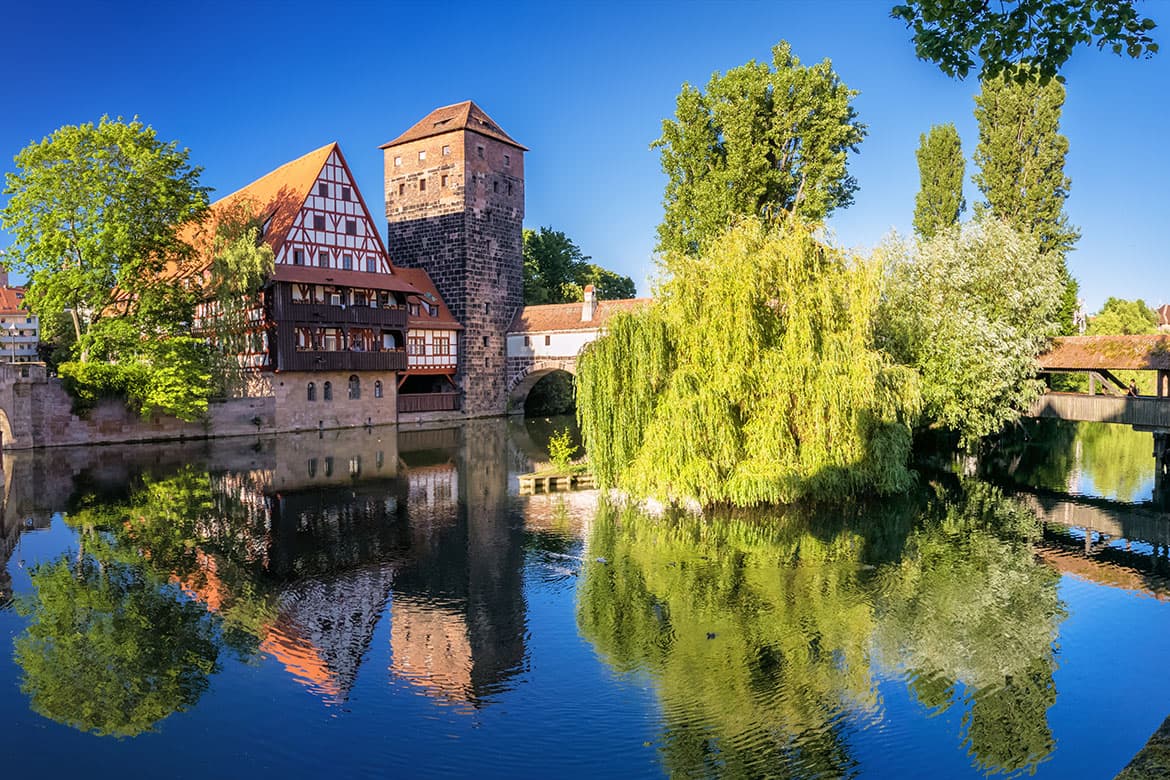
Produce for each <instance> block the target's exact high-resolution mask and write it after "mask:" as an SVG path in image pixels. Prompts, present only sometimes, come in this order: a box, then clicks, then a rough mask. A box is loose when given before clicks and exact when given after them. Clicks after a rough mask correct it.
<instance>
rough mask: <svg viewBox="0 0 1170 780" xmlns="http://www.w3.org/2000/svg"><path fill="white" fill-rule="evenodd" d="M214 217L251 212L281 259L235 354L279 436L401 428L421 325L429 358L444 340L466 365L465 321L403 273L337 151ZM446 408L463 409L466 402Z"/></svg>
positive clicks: (298, 164)
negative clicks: (270, 408)
mask: <svg viewBox="0 0 1170 780" xmlns="http://www.w3.org/2000/svg"><path fill="white" fill-rule="evenodd" d="M212 212H213V214H215V215H216V216H217V217H219V218H224V217H229V216H231V215H235V216H236V217H238V215H239V214H240V213H242V212H244V213H249V214H250V215H251V216H252V217H254V218H255V219H257V220H258V221H259V222H260V223H261V224H262V226H263V227H262V234H263V240H264V241H265V242H267V244H268V245H269V246H270V247H271V248H272V251H273V253H274V256H275V267H274V272H273V273H272V275H271V277H270V279H269V280H268V282H267V283H266V284H265V286H264V289H263V290H262V292H261V296H260V300H259V301H258V302H257V305H256V306H255V307H254V308H253V309H252V310H251V311H250V312H249V313H248V314H247V322H246V324H245V329H246V330H247V331H248V333H247V334H245V336H244V338H242V339H237V341H238V342H239V346H238V348H237V349H236V350H234V351H236V352H238V354H236V355H235V356H236V358H237V359H238V362H239V365H240V368H241V371H242V372H243V374H244V381H242V382H240V383H238V384H239V386H240V387H241V388H244V390H243V392H244V394H246V395H271V396H275V400H276V406H275V413H276V419H275V422H276V427H277V428H278V429H280V430H290V429H306V428H336V427H347V426H352V425H366V424H379V423H388V422H394V421H395V420H396V419H397V413H398V402H397V395H398V388H399V385H400V384H401V382H402V381H404V379H405V378H406V376H407V374H406V373H405V372H407V370H408V369H412V370H413V369H415V368H416V364H417V363H418V361H416V360H415V359H413V358H412V356H410V355H409V354H408V348H409V347H410V346H411V345H412V344H413V343H414V342H413V341H411V340H410V337H409V336H408V329H409V327H410V326H411V325H412V324H413V323H415V322H417V323H418V324H419V325H425V326H426V327H424V328H422V329H420V333H421V334H422V338H423V339H424V340H426V342H427V347H426V348H425V349H423V350H421V351H420V352H419V357H423V356H424V355H425V356H428V357H429V356H432V355H433V356H436V357H437V355H438V353H437V352H436V351H435V350H438V349H442V348H444V342H443V341H442V339H441V338H439V337H437V336H436V335H435V334H437V333H439V332H442V333H446V334H449V335H448V337H447V341H446V344H448V345H450V347H449V350H450V352H451V355H450V362H451V363H454V344H455V343H456V339H455V338H454V336H455V335H456V333H457V331H458V330H459V325H458V324H457V323H455V321H454V319H453V318H451V316H450V313H449V312H448V311H447V309H446V306H445V305H443V302H442V301H441V300H439V299H438V296H437V293H436V291H435V289H434V286H433V285H432V284H431V283H430V280H429V279H428V278H426V274H425V272H419V271H411V272H409V273H408V274H402V273H399V270H398V269H395V268H393V267H392V266H391V263H390V260H389V257H388V256H387V253H386V250H385V247H384V246H383V243H382V239H381V236H380V234H379V232H378V230H377V228H376V227H375V225H374V222H373V220H372V219H371V218H370V213H369V210H368V209H367V208H366V204H365V201H364V200H363V198H362V196H361V193H360V192H359V191H358V188H357V186H356V184H355V183H354V180H353V176H352V174H351V172H350V170H349V166H348V165H347V164H346V162H345V158H344V157H343V156H342V153H341V149H340V148H339V147H338V146H337V144H335V143H334V144H329V145H327V146H323V147H321V148H320V149H317V150H315V151H312V152H310V153H309V154H306V155H305V156H303V157H301V158H299V159H297V160H294V161H292V162H290V163H288V164H286V165H283V166H281V167H280V168H277V169H276V170H275V171H272V172H271V173H269V174H268V175H266V176H264V177H262V178H260V179H258V180H256V181H255V182H253V183H251V184H249V185H248V186H246V187H244V188H243V189H241V190H239V191H238V192H235V193H233V194H231V195H229V196H227V197H226V198H224V199H222V200H220V201H219V202H217V203H216V204H214V205H213V206H212ZM416 283H417V284H416ZM214 306H215V304H214V302H212V303H208V304H205V305H204V307H203V308H202V309H201V311H200V312H199V313H200V315H201V316H202V318H203V319H202V321H204V322H206V321H208V320H209V319H211V318H214V317H215V316H216V311H215V310H214ZM424 309H425V311H424ZM417 338H418V336H415V339H417ZM428 350H429V352H428ZM417 368H418V369H419V370H422V371H430V370H431V369H433V368H441V366H440V365H439V364H436V365H435V366H425V367H424V366H421V365H418V366H417ZM400 374H401V376H400ZM444 400H445V401H446V402H449V403H454V404H455V405H454V406H452V407H451V408H457V404H458V400H457V397H454V400H453V401H447V400H446V399H444ZM432 405H433V404H432Z"/></svg>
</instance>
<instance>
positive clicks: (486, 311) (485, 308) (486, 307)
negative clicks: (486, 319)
mask: <svg viewBox="0 0 1170 780" xmlns="http://www.w3.org/2000/svg"><path fill="white" fill-rule="evenodd" d="M483 313H484V314H491V313H492V305H491V304H490V303H488V302H487V301H484V304H483Z"/></svg>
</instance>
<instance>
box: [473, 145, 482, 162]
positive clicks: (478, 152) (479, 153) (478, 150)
mask: <svg viewBox="0 0 1170 780" xmlns="http://www.w3.org/2000/svg"><path fill="white" fill-rule="evenodd" d="M475 155H476V156H477V157H479V159H481V160H482V159H483V147H482V146H477V147H475Z"/></svg>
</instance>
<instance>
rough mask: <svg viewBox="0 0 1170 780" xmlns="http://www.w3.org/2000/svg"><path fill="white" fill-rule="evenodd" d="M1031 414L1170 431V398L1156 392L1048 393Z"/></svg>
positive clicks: (1038, 401) (1030, 415)
mask: <svg viewBox="0 0 1170 780" xmlns="http://www.w3.org/2000/svg"><path fill="white" fill-rule="evenodd" d="M1028 416H1029V417H1055V418H1057V419H1060V420H1078V421H1081V422H1108V423H1118V424H1119V425H1132V426H1133V427H1134V428H1137V429H1139V430H1150V431H1160V430H1164V431H1170V399H1166V398H1157V397H1153V396H1147V397H1143V396H1137V397H1133V396H1124V395H1088V394H1086V393H1045V394H1044V395H1042V396H1040V397H1039V398H1037V399H1036V402H1035V403H1034V404H1032V408H1031V409H1029V410H1028Z"/></svg>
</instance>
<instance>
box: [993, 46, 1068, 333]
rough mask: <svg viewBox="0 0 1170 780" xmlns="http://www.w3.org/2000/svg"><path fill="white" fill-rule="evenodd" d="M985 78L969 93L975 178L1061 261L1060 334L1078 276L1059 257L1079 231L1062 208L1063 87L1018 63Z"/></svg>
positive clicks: (1004, 212)
mask: <svg viewBox="0 0 1170 780" xmlns="http://www.w3.org/2000/svg"><path fill="white" fill-rule="evenodd" d="M1015 73H1016V74H1017V75H1018V76H1019V78H1017V79H1012V78H1010V77H1009V76H1008V75H1002V76H999V77H995V78H989V79H985V80H984V81H983V89H982V92H981V93H980V94H979V95H977V96H976V97H975V106H976V107H975V118H976V119H977V120H978V122H979V144H978V146H976V148H975V164H976V165H977V166H978V168H979V170H978V172H977V173H976V174H975V175H974V177H972V178H973V180H974V181H975V184H976V185H977V186H978V187H979V191H980V192H981V193H983V196H984V197H985V198H986V199H987V201H986V204H985V205H986V207H987V208H989V209H991V211H992V213H993V214H995V215H996V216H998V217H1000V218H1002V219H1006V220H1007V221H1009V222H1010V223H1011V224H1013V225H1015V226H1016V228H1017V229H1019V230H1022V231H1024V232H1026V233H1029V234H1031V235H1033V236H1035V237H1036V240H1037V241H1038V242H1039V245H1040V251H1041V252H1043V253H1052V254H1055V255H1056V256H1057V257H1058V258H1059V261H1060V274H1061V277H1062V281H1063V290H1062V292H1061V307H1060V323H1061V332H1062V333H1063V334H1065V335H1071V334H1072V333H1074V332H1076V328H1075V324H1074V318H1075V316H1076V312H1077V308H1078V305H1077V282H1076V280H1075V279H1073V278H1072V276H1071V275H1070V274H1069V272H1068V268H1067V266H1066V264H1065V255H1066V254H1067V253H1068V252H1069V251H1070V250H1071V249H1072V248H1073V245H1074V244H1075V243H1076V241H1077V239H1078V238H1079V237H1080V232H1079V231H1078V230H1077V229H1076V228H1075V227H1074V226H1072V225H1071V224H1069V221H1068V217H1067V216H1066V215H1065V212H1064V202H1065V200H1066V199H1067V198H1068V193H1069V185H1070V181H1069V178H1068V177H1067V176H1066V175H1065V173H1064V158H1065V155H1066V154H1067V153H1068V139H1067V138H1065V137H1064V136H1063V135H1061V133H1060V113H1061V108H1062V106H1063V105H1064V95H1065V92H1064V87H1063V86H1062V85H1061V84H1060V83H1059V82H1056V81H1047V82H1045V81H1044V80H1043V79H1042V78H1041V77H1040V76H1039V74H1037V73H1036V72H1035V71H1034V70H1030V69H1027V68H1020V69H1018V70H1017V71H1015Z"/></svg>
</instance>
